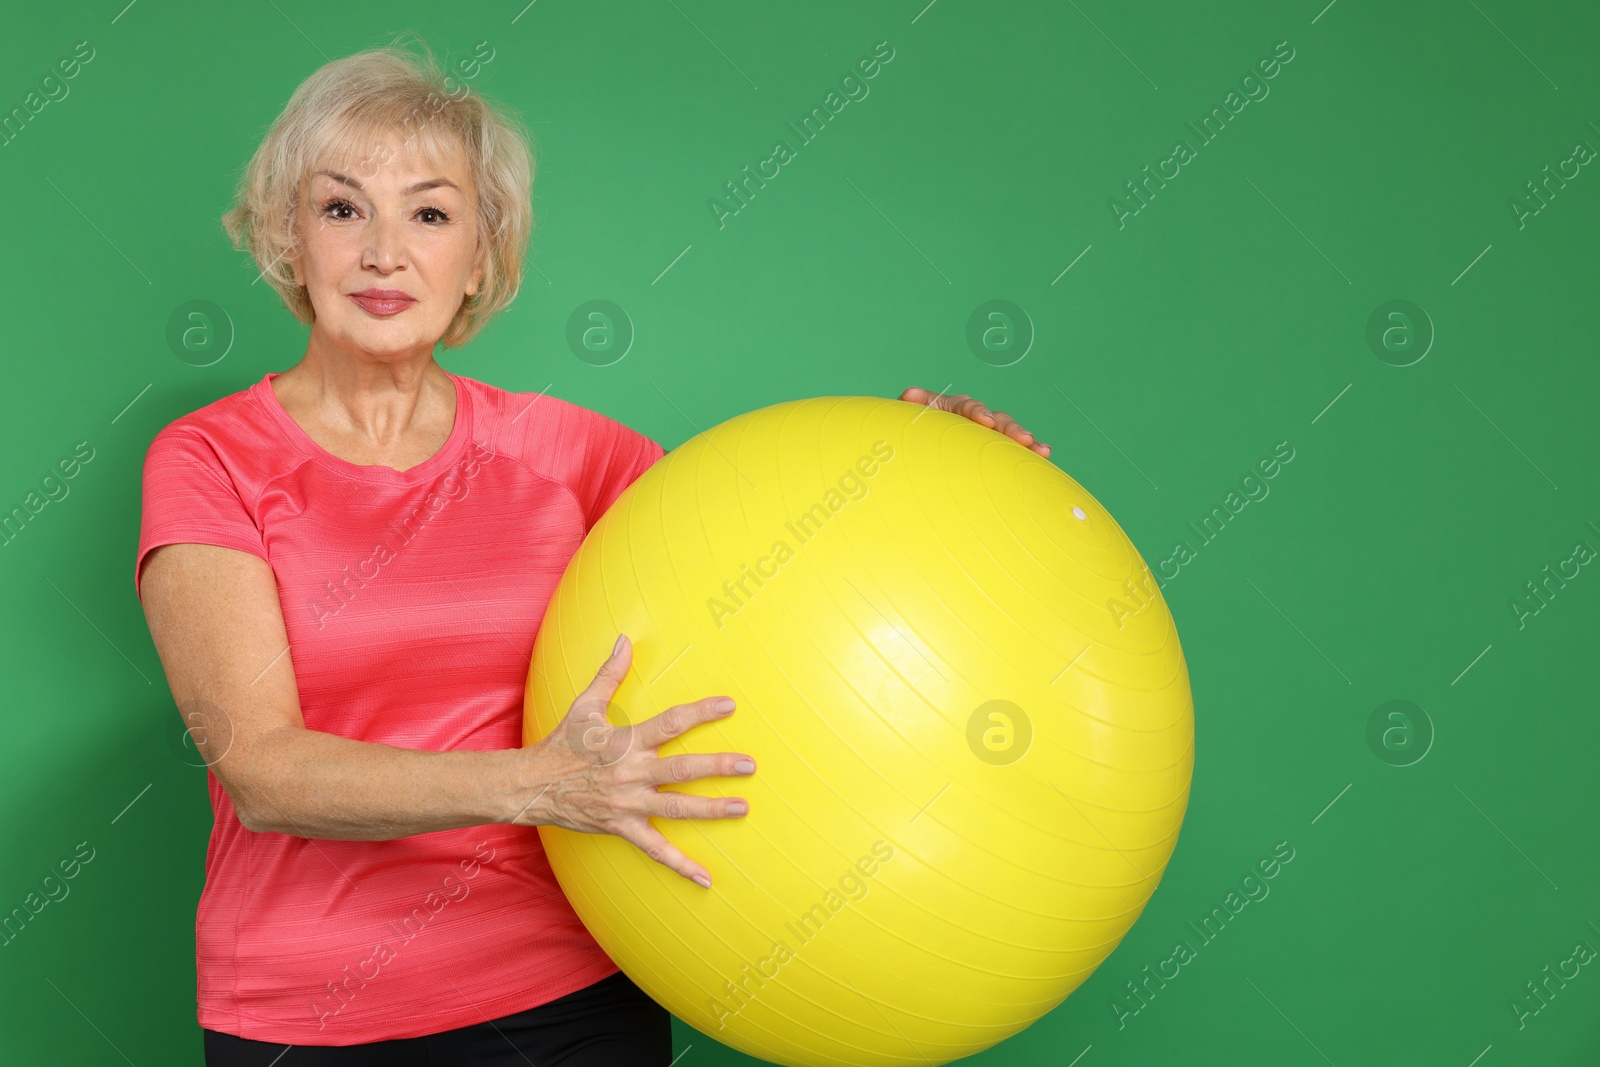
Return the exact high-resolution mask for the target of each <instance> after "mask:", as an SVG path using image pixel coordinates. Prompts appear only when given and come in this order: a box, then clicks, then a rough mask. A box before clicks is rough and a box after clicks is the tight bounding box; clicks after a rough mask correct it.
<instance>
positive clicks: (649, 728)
mask: <svg viewBox="0 0 1600 1067" xmlns="http://www.w3.org/2000/svg"><path fill="white" fill-rule="evenodd" d="M724 708H726V710H723V709H724ZM733 708H734V702H733V698H732V697H726V696H714V697H706V698H705V699H704V700H696V701H695V702H694V703H692V704H674V705H673V706H672V707H670V708H668V709H667V710H666V711H663V712H662V713H661V714H659V715H652V716H651V717H650V718H648V719H646V720H645V721H644V722H642V723H640V724H639V725H638V726H635V727H634V731H635V737H634V741H635V743H637V744H638V746H639V747H640V748H645V749H653V748H657V747H659V746H660V745H661V744H662V743H663V742H665V741H670V740H672V739H673V738H674V737H678V736H681V735H682V734H684V733H685V732H687V731H689V730H691V729H693V728H694V727H696V726H699V725H700V724H701V723H703V722H712V721H714V720H716V719H721V718H724V717H726V716H728V715H731V714H732V713H733Z"/></svg>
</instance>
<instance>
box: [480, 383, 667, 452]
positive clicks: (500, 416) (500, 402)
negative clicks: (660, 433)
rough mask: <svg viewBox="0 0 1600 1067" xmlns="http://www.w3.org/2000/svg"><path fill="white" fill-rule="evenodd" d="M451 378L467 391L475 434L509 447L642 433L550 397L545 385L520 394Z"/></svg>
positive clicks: (540, 447) (538, 447) (546, 446)
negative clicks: (472, 413) (477, 433)
mask: <svg viewBox="0 0 1600 1067" xmlns="http://www.w3.org/2000/svg"><path fill="white" fill-rule="evenodd" d="M455 377H457V378H459V379H460V380H461V381H462V382H463V383H464V384H465V385H466V386H467V388H468V389H470V390H471V391H472V393H473V401H474V403H473V409H474V415H473V418H474V422H475V423H477V424H478V427H477V429H478V430H479V432H480V433H481V434H483V435H484V436H490V435H492V436H493V437H494V438H495V440H496V441H497V443H500V444H503V445H504V446H506V447H508V448H511V449H513V450H516V446H517V445H518V444H520V445H522V446H523V448H524V449H528V450H532V451H533V452H547V451H549V450H550V449H551V448H553V447H556V446H558V445H565V446H568V447H570V446H573V445H576V444H582V443H584V442H589V443H610V442H613V441H615V440H619V439H621V440H631V439H632V438H635V437H638V438H644V437H645V435H644V434H642V433H640V432H639V431H638V430H635V429H633V428H632V427H630V426H628V425H627V424H625V423H623V422H621V421H619V420H617V419H614V418H612V417H611V416H609V415H606V414H603V413H601V412H599V411H595V410H594V409H592V408H587V407H584V406H583V405H582V404H577V403H574V402H573V401H571V400H564V399H562V398H561V397H559V396H556V395H555V394H553V393H551V392H549V391H548V387H546V388H545V389H541V390H539V391H537V392H524V391H519V390H510V389H502V388H501V387H500V386H497V385H491V384H489V383H488V382H482V381H479V380H477V379H476V378H468V377H466V376H464V375H455Z"/></svg>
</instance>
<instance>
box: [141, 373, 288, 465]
mask: <svg viewBox="0 0 1600 1067" xmlns="http://www.w3.org/2000/svg"><path fill="white" fill-rule="evenodd" d="M264 388H270V386H268V385H267V378H266V377H263V378H261V379H260V380H259V381H257V382H255V383H253V384H251V385H249V386H246V387H245V388H243V389H240V390H237V391H235V392H232V393H228V394H226V395H225V396H220V397H218V398H216V399H215V400H212V401H209V402H207V403H204V404H202V405H201V406H200V407H197V408H195V409H194V410H192V411H189V412H187V413H186V414H183V415H179V416H178V417H177V418H175V419H172V420H171V421H170V422H168V423H167V424H166V425H164V426H163V427H161V429H160V430H158V431H157V432H156V435H155V437H154V438H153V439H152V440H151V442H150V446H149V449H148V450H147V453H146V454H147V455H149V454H151V453H155V452H159V451H162V450H166V449H172V448H185V447H187V448H193V447H194V446H195V445H197V444H201V445H206V446H209V447H210V449H211V450H212V451H215V452H218V453H224V452H229V453H231V452H240V451H250V450H257V449H269V448H272V447H273V445H272V441H271V431H272V426H271V424H270V421H269V419H268V418H267V415H268V413H267V412H265V411H264V410H263V409H262V406H261V399H260V390H262V389H264Z"/></svg>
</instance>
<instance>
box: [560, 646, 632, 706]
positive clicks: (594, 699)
mask: <svg viewBox="0 0 1600 1067" xmlns="http://www.w3.org/2000/svg"><path fill="white" fill-rule="evenodd" d="M632 662H633V642H632V641H629V640H628V637H627V635H626V634H621V635H619V643H618V645H617V647H616V648H614V649H613V650H612V652H611V655H610V656H607V657H606V661H605V662H604V663H602V664H600V669H599V670H598V671H596V672H595V675H594V681H592V682H590V683H589V684H588V685H587V686H585V687H584V690H583V692H581V693H579V694H578V696H577V698H576V699H574V700H573V702H572V710H573V711H575V712H578V718H580V719H588V718H599V719H604V718H605V709H606V705H607V704H608V703H610V702H611V697H612V695H613V694H615V693H616V691H617V686H619V685H621V684H622V679H624V678H626V677H627V675H628V666H629V665H630V664H631V663H632ZM580 705H581V706H582V708H581V710H580Z"/></svg>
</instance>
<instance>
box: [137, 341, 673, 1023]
mask: <svg viewBox="0 0 1600 1067" xmlns="http://www.w3.org/2000/svg"><path fill="white" fill-rule="evenodd" d="M275 377H277V375H276V373H271V374H267V375H266V376H265V377H264V378H262V379H261V380H260V381H259V382H257V383H255V384H254V385H252V386H251V387H250V388H248V389H245V390H241V391H239V392H237V393H233V394H231V395H229V396H225V397H223V398H222V399H220V400H217V401H215V402H214V403H211V404H208V405H206V406H205V407H203V408H201V409H199V410H198V411H194V412H191V413H190V414H188V415H185V416H183V417H181V418H179V419H176V420H174V421H173V422H171V423H170V424H168V425H167V426H166V427H164V428H163V429H162V430H161V432H160V433H158V434H157V435H156V437H155V439H154V440H153V441H152V442H151V444H150V448H149V451H148V452H147V454H146V456H145V463H144V510H143V515H142V519H141V523H140V530H139V552H138V558H137V560H136V563H135V569H134V589H135V592H136V593H138V589H139V586H138V582H139V575H140V570H141V569H142V567H143V564H144V560H145V557H146V555H147V554H148V553H149V552H150V551H151V550H152V549H154V548H156V547H158V546H160V545H165V544H172V543H174V542H200V543H204V544H212V545H222V546H224V547H227V548H233V549H238V550H239V551H242V552H251V553H254V554H255V555H258V556H260V557H262V558H263V559H265V560H266V561H267V562H268V563H269V564H270V565H271V566H272V570H273V573H274V574H275V575H276V576H277V583H278V598H279V603H280V604H281V605H282V608H283V616H284V620H285V622H286V623H287V627H288V634H289V646H290V657H292V661H293V669H294V672H295V678H296V682H297V685H298V688H299V693H300V706H301V710H302V713H303V714H304V716H305V724H306V726H307V728H309V729H312V730H321V731H325V732H327V733H332V734H338V735H340V736H343V737H350V738H355V739H357V740H360V741H376V742H382V743H384V744H389V745H395V746H397V747H401V748H412V749H430V750H446V749H474V750H488V749H506V748H517V747H519V746H520V745H521V743H522V701H523V687H524V685H525V683H526V680H527V673H528V663H529V660H530V658H531V656H532V652H533V640H534V635H535V633H536V632H537V630H538V628H539V622H540V620H541V619H542V618H543V617H544V611H545V606H546V604H547V603H548V601H549V599H550V596H551V594H552V593H553V592H554V591H555V586H556V582H557V581H558V580H559V579H560V577H561V575H562V572H563V571H564V570H565V569H566V566H567V563H568V561H569V560H570V559H571V558H572V555H573V553H574V552H576V551H577V549H578V546H579V544H580V543H581V542H582V541H583V537H584V535H585V534H586V533H587V532H588V530H589V528H590V527H591V526H593V525H594V523H595V521H596V520H597V519H598V518H599V517H600V516H601V515H602V514H603V513H604V512H605V510H606V509H607V508H608V507H609V506H610V505H611V503H612V502H613V501H614V500H616V498H617V497H618V496H619V495H620V494H621V493H622V491H623V490H624V489H626V488H627V487H628V485H630V484H631V483H632V482H633V481H634V479H636V478H638V477H639V475H641V474H643V473H644V472H645V471H646V470H647V469H648V468H649V467H650V466H651V465H652V464H654V463H655V461H656V460H658V459H659V458H661V456H662V454H663V449H662V448H661V446H660V445H658V444H656V443H655V442H654V441H653V440H651V439H650V438H648V437H646V436H644V435H643V434H640V433H637V432H635V431H633V430H631V429H629V428H627V427H626V426H623V425H622V424H621V423H619V422H616V421H614V420H612V419H610V418H607V417H606V416H604V415H600V414H598V413H596V412H593V411H589V410H588V409H586V408H582V407H579V406H577V405H575V404H571V403H568V402H566V401H564V400H559V399H557V398H555V397H551V396H548V395H539V394H533V393H510V392H506V391H505V390H502V389H497V388H495V387H494V386H492V385H486V384H485V383H483V382H479V381H474V380H473V379H471V378H464V377H459V376H457V375H453V374H452V375H450V377H451V379H452V380H453V381H454V383H455V386H456V401H457V406H456V418H455V426H454V428H453V429H452V431H451V433H450V437H449V440H447V441H446V442H445V445H444V447H443V448H442V449H441V450H440V451H439V452H438V453H437V454H436V455H434V456H433V457H431V458H430V459H428V460H427V461H426V462H424V463H422V464H421V465H419V466H416V467H413V468H411V469H410V470H408V471H403V472H401V471H395V470H393V469H392V468H388V467H382V466H358V465H356V464H353V463H349V462H347V461H345V460H342V459H340V458H338V457H337V456H334V455H332V454H331V453H329V452H327V451H325V450H324V449H323V448H321V446H319V445H317V444H316V442H314V441H313V440H312V439H311V438H310V436H308V435H307V434H306V432H305V431H304V430H302V429H301V428H300V426H299V424H298V423H296V422H295V421H294V420H293V419H292V418H290V417H289V413H288V412H287V411H285V410H284V408H283V406H282V404H280V403H279V401H278V399H277V397H276V395H275V394H274V393H273V391H272V387H271V385H270V384H269V383H270V382H271V380H272V379H273V378H275ZM262 666H263V667H265V666H266V664H265V663H263V664H262ZM595 666H596V668H598V667H599V663H598V662H597V663H596V664H595ZM207 779H208V784H209V788H210V794H211V806H212V810H213V812H214V814H215V818H216V821H215V824H214V825H213V827H212V830H211V841H210V846H209V848H208V849H207V852H206V881H205V888H204V890H203V891H202V893H201V895H200V905H199V909H198V913H197V915H196V918H195V942H196V956H197V960H196V964H197V972H198V991H199V1007H198V1013H197V1016H198V1018H199V1021H200V1025H201V1026H202V1027H205V1028H207V1029H211V1030H219V1031H222V1032H224V1033H229V1034H236V1035H238V1036H240V1037H246V1038H253V1039H256V1040H261V1041H274V1042H284V1043H287V1044H294V1045H350V1044H359V1043H364V1042H370V1041H379V1040H384V1039H388V1038H401V1037H415V1036H417V1035H419V1034H431V1033H438V1032H440V1031H443V1030H450V1029H454V1028H457V1027H461V1026H468V1025H471V1024H474V1023H478V1022H482V1021H483V1020H485V1019H495V1018H499V1017H501V1016H504V1015H510V1014H513V1013H515V1012H519V1011H523V1010H525V1009H527V1008H531V1007H534V1006H536V1005H539V1004H543V1003H545V1002H547V1001H550V1000H554V999H555V998H557V997H560V996H563V995H565V994H567V993H570V992H573V991H574V990H577V989H581V988H583V987H585V986H588V985H590V984H591V983H594V982H597V981H599V980H600V979H601V978H604V977H606V976H607V975H609V974H612V973H613V972H615V971H616V970H617V969H618V968H617V965H616V964H615V963H614V962H613V961H612V960H611V959H610V957H608V956H607V955H606V954H605V953H604V952H603V951H602V950H601V948H600V946H599V945H597V944H596V943H595V941H594V939H593V938H591V937H590V936H589V933H588V931H586V930H585V929H584V927H583V925H582V924H581V923H580V922H579V920H578V917H577V915H576V913H574V912H573V910H572V907H571V905H570V904H569V903H568V902H567V899H566V897H565V896H564V895H563V894H562V892H561V888H560V886H559V885H558V884H557V883H556V880H555V877H554V875H552V873H551V871H550V866H549V864H548V862H547V861H546V858H545V854H544V848H543V846H542V844H541V842H540V839H539V833H538V831H537V830H536V829H535V828H534V827H531V826H511V825H493V824H491V825H484V826H472V827H466V828H463V829H459V830H444V831H438V832H435V833H428V834H418V835H416V836H413V837H405V838H400V839H398V840H392V841H331V840H313V839H307V838H304V837H297V836H291V835H288V834H280V833H252V832H251V831H249V830H246V829H245V828H244V826H243V825H242V824H241V823H240V822H239V820H238V817H237V816H236V815H235V813H234V810H233V804H232V802H231V801H230V800H229V798H228V795H227V793H226V792H225V791H224V790H223V788H222V786H221V784H220V783H219V782H218V781H217V778H216V776H215V775H214V774H212V773H210V772H209V771H208V772H207Z"/></svg>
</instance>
